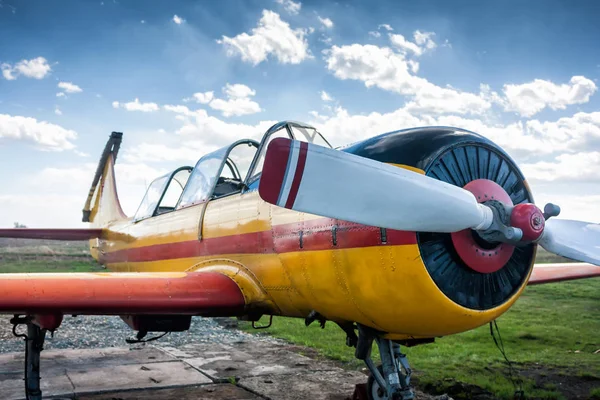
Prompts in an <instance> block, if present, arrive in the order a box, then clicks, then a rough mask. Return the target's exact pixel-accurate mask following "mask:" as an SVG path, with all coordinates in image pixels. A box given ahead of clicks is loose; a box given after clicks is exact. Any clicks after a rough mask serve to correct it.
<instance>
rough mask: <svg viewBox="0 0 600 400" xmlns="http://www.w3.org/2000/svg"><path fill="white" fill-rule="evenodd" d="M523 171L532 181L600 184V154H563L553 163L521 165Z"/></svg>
mask: <svg viewBox="0 0 600 400" xmlns="http://www.w3.org/2000/svg"><path fill="white" fill-rule="evenodd" d="M520 167H521V170H522V171H523V173H524V174H525V176H526V177H527V179H529V180H531V181H541V182H556V181H570V182H573V181H586V182H596V183H600V174H598V171H599V170H600V152H598V151H592V152H587V153H577V154H561V155H559V156H557V157H556V158H555V159H554V160H553V161H539V162H537V163H531V164H521V166H520Z"/></svg>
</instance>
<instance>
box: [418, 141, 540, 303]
mask: <svg viewBox="0 0 600 400" xmlns="http://www.w3.org/2000/svg"><path fill="white" fill-rule="evenodd" d="M425 173H426V174H427V175H428V176H431V177H433V178H436V179H439V180H442V181H444V182H447V183H450V184H453V185H456V186H460V187H464V188H465V189H466V190H469V191H470V192H471V193H473V194H474V195H475V197H476V198H477V201H479V202H481V203H483V202H485V201H490V200H498V201H501V202H503V203H507V204H510V205H513V204H514V205H516V204H522V203H533V199H532V196H531V194H530V192H529V189H528V187H527V185H526V183H525V179H524V177H523V175H522V174H521V172H520V171H519V169H518V167H517V166H516V165H515V164H514V163H513V161H512V160H511V159H510V157H509V156H507V155H506V154H505V153H504V152H502V151H501V150H499V149H497V148H495V147H494V146H493V145H491V144H489V143H485V142H470V143H465V142H462V143H456V144H454V145H453V146H449V147H448V148H446V149H445V150H444V151H443V152H441V153H440V154H439V155H438V156H437V157H435V158H434V159H433V160H432V161H431V162H430V163H429V165H428V166H427V167H426V168H425ZM486 195H487V198H486ZM448 212H452V210H451V209H449V210H448ZM417 243H418V245H419V250H420V252H421V256H422V258H423V262H424V263H425V267H426V268H427V270H428V272H429V274H430V276H431V278H432V279H433V281H434V282H435V284H436V285H437V286H438V288H439V289H440V290H441V291H442V292H443V293H444V294H445V295H446V296H447V297H448V298H450V299H451V300H452V301H454V302H455V303H457V304H459V305H461V306H463V307H466V308H470V309H474V310H487V309H491V308H494V307H497V306H499V305H501V304H503V303H504V302H506V301H507V300H509V299H510V298H511V297H512V296H513V295H514V294H515V293H516V292H517V291H518V290H519V289H520V287H521V286H522V285H523V283H524V281H525V279H526V278H527V276H528V275H529V272H530V270H531V268H532V267H533V260H534V257H535V245H533V244H530V245H527V246H523V247H515V246H512V245H509V244H506V243H489V242H486V241H484V240H483V239H482V238H480V237H479V236H478V234H477V233H476V232H474V231H472V230H470V229H466V230H464V231H460V232H455V233H451V234H448V233H425V232H418V233H417Z"/></svg>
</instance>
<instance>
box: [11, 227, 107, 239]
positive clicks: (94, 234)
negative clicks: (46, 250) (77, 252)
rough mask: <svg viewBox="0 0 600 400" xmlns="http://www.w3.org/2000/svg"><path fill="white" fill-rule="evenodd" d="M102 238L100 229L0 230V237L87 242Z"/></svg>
mask: <svg viewBox="0 0 600 400" xmlns="http://www.w3.org/2000/svg"><path fill="white" fill-rule="evenodd" d="M101 236H102V229H85V228H84V229H0V237H4V238H18V239H46V240H88V239H95V238H99V237H101Z"/></svg>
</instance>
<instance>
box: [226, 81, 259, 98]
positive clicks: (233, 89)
mask: <svg viewBox="0 0 600 400" xmlns="http://www.w3.org/2000/svg"><path fill="white" fill-rule="evenodd" d="M223 91H224V92H225V94H226V95H227V97H229V98H235V99H239V98H243V97H250V96H254V95H255V94H256V91H255V90H253V89H250V88H249V87H248V86H246V85H242V84H241V83H235V84H233V85H230V84H229V83H228V84H226V85H225V88H223Z"/></svg>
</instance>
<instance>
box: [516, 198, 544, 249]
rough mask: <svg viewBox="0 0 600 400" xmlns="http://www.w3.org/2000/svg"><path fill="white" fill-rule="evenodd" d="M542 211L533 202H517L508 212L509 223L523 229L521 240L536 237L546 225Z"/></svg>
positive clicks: (529, 240)
mask: <svg viewBox="0 0 600 400" xmlns="http://www.w3.org/2000/svg"><path fill="white" fill-rule="evenodd" d="M545 221H546V220H545V218H544V215H543V214H542V211H541V210H540V209H539V208H537V207H536V205H535V204H531V203H526V204H517V205H516V206H515V208H513V210H512V213H511V214H510V225H511V226H512V227H514V228H519V229H521V230H522V231H523V239H522V240H523V241H527V242H531V241H533V240H536V239H538V238H539V237H540V236H541V235H542V233H543V232H544V226H545V225H546V222H545Z"/></svg>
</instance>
